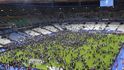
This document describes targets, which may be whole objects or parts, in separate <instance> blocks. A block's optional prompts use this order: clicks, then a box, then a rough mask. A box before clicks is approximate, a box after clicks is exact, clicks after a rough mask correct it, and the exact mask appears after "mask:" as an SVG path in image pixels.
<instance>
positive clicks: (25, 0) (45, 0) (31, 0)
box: [0, 0, 99, 3]
mask: <svg viewBox="0 0 124 70" xmlns="http://www.w3.org/2000/svg"><path fill="white" fill-rule="evenodd" d="M84 1H99V0H0V3H50V2H84Z"/></svg>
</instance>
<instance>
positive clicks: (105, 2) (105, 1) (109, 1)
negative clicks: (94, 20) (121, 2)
mask: <svg viewBox="0 0 124 70" xmlns="http://www.w3.org/2000/svg"><path fill="white" fill-rule="evenodd" d="M113 6H114V0H100V7H113Z"/></svg>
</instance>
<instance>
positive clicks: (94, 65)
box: [0, 32, 124, 70]
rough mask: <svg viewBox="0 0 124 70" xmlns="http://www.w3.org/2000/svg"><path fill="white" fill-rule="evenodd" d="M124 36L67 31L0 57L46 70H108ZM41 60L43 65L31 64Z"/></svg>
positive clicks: (9, 61) (10, 62)
mask: <svg viewBox="0 0 124 70" xmlns="http://www.w3.org/2000/svg"><path fill="white" fill-rule="evenodd" d="M123 42H124V35H114V34H109V35H104V34H98V33H93V34H88V33H75V32H65V33H63V32H62V33H57V34H56V35H55V36H53V37H49V36H48V37H46V38H45V39H44V40H43V41H42V42H40V43H37V44H34V46H30V45H29V46H24V47H23V48H16V49H14V50H11V51H7V52H4V53H1V54H0V62H2V63H9V64H12V63H13V62H18V65H19V64H20V65H21V66H26V67H28V66H31V67H34V68H38V69H42V70H47V69H48V67H57V68H63V69H66V70H89V69H95V70H109V69H110V68H111V66H112V63H114V59H115V57H116V56H117V54H118V53H119V49H120V48H121V44H122V43H123ZM30 59H40V60H42V61H43V63H31V64H29V60H30Z"/></svg>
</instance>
